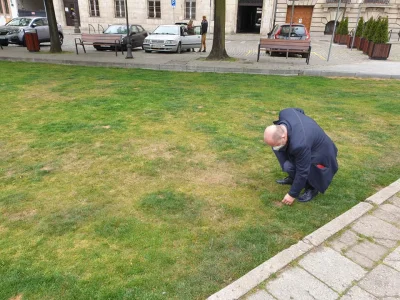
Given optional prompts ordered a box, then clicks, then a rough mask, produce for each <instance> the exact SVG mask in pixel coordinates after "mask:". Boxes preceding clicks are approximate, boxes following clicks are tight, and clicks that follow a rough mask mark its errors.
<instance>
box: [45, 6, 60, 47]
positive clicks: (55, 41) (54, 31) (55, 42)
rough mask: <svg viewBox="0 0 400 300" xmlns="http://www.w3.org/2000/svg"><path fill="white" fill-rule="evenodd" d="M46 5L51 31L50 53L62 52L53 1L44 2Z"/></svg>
mask: <svg viewBox="0 0 400 300" xmlns="http://www.w3.org/2000/svg"><path fill="white" fill-rule="evenodd" d="M44 5H45V7H46V12H47V20H48V21H49V30H50V52H51V53H59V52H62V50H61V45H60V37H59V36H58V27H57V20H56V13H55V12H54V5H53V0H44Z"/></svg>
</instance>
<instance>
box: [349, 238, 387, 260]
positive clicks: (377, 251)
mask: <svg viewBox="0 0 400 300" xmlns="http://www.w3.org/2000/svg"><path fill="white" fill-rule="evenodd" d="M351 250H353V251H355V252H357V253H359V254H361V255H364V256H366V257H368V258H369V259H371V260H373V261H375V262H377V261H378V260H380V259H382V257H383V256H385V255H387V254H388V252H389V249H388V248H386V247H383V246H380V245H377V244H375V243H371V242H370V241H368V240H365V241H362V242H361V243H359V244H357V245H355V246H354V247H353V248H352V249H351Z"/></svg>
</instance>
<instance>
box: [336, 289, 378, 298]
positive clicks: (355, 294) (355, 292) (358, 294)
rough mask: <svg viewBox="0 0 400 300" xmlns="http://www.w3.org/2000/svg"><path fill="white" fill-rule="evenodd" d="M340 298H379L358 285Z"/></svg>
mask: <svg viewBox="0 0 400 300" xmlns="http://www.w3.org/2000/svg"><path fill="white" fill-rule="evenodd" d="M340 300H378V298H376V297H374V296H373V295H371V294H370V293H368V292H366V291H364V290H363V289H361V288H360V287H358V286H353V287H352V288H351V289H350V290H349V291H348V292H347V293H346V294H345V295H344V296H343V297H342V298H340Z"/></svg>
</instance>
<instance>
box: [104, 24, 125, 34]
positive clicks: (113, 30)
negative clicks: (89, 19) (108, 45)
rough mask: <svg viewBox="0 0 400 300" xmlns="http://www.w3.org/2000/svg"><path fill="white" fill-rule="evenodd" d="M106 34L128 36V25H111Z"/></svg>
mask: <svg viewBox="0 0 400 300" xmlns="http://www.w3.org/2000/svg"><path fill="white" fill-rule="evenodd" d="M104 33H108V34H126V25H111V26H110V27H108V28H107V29H106V30H105V31H104Z"/></svg>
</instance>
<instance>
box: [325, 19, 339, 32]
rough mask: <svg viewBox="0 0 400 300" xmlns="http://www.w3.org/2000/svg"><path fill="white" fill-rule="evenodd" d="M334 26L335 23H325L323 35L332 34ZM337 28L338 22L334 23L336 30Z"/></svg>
mask: <svg viewBox="0 0 400 300" xmlns="http://www.w3.org/2000/svg"><path fill="white" fill-rule="evenodd" d="M334 26H335V21H329V22H328V23H326V25H325V31H324V34H332V33H333V27H334ZM338 26H339V22H336V28H338Z"/></svg>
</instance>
